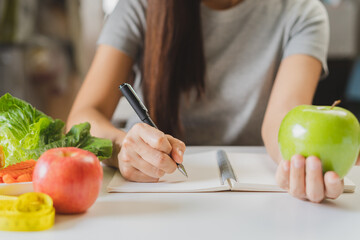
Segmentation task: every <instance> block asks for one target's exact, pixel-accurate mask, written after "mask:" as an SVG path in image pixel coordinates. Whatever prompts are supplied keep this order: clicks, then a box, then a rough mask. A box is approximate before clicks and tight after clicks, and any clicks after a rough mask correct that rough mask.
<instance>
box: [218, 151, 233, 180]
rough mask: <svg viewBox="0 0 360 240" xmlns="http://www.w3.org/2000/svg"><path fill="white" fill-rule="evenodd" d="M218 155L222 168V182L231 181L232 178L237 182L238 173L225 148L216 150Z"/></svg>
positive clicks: (220, 168)
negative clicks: (235, 171)
mask: <svg viewBox="0 0 360 240" xmlns="http://www.w3.org/2000/svg"><path fill="white" fill-rule="evenodd" d="M216 157H217V163H218V165H219V170H220V176H221V184H222V185H224V183H225V182H228V183H229V182H231V181H230V180H231V179H233V180H234V181H235V182H237V178H236V175H235V173H234V170H233V168H232V166H231V164H230V161H229V159H228V157H227V155H226V152H225V151H224V150H218V151H217V152H216ZM229 184H230V183H229Z"/></svg>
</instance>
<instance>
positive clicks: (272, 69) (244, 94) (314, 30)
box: [98, 0, 329, 145]
mask: <svg viewBox="0 0 360 240" xmlns="http://www.w3.org/2000/svg"><path fill="white" fill-rule="evenodd" d="M146 6H147V1H146V0H120V1H119V3H118V5H117V7H116V8H115V10H114V12H113V13H112V15H111V16H110V17H109V19H108V20H107V22H106V24H105V25H104V28H103V31H102V33H101V35H100V38H99V40H98V44H106V45H111V46H113V47H115V48H117V49H119V50H120V51H122V52H124V53H125V54H127V55H128V56H130V57H131V58H133V60H134V62H135V65H134V71H135V73H136V81H135V88H136V91H137V92H138V93H140V92H141V90H140V89H141V88H140V87H141V71H140V68H139V65H140V64H141V63H140V59H141V56H142V54H143V46H144V36H145V34H146ZM201 17H202V30H203V39H204V52H205V61H206V93H205V96H204V98H203V99H201V100H200V101H197V100H195V94H194V92H193V93H192V94H190V98H188V97H186V99H185V97H184V99H183V100H182V101H181V119H182V122H183V125H184V128H185V139H184V141H185V143H186V144H188V145H262V144H263V142H262V139H261V125H262V122H263V118H264V113H265V110H266V106H267V102H268V99H269V96H270V92H271V89H272V86H273V82H274V80H275V76H276V73H277V71H278V68H279V65H280V62H281V60H282V59H284V58H286V57H287V56H290V55H294V54H306V55H310V56H313V57H315V58H317V59H318V60H320V61H321V63H322V65H323V71H324V74H326V73H327V65H326V56H327V49H328V44H329V23H328V16H327V13H326V10H325V8H324V7H323V5H322V4H321V3H320V2H319V1H318V0H245V1H243V2H242V3H240V4H238V5H236V6H234V7H233V8H230V9H228V10H222V11H217V10H213V9H210V8H208V7H206V6H205V5H203V4H202V5H201ZM140 95H141V94H140ZM140 97H141V96H140ZM136 122H139V120H138V118H137V117H136V116H135V115H134V116H133V117H131V118H130V119H129V121H128V124H127V128H130V127H131V126H132V125H133V124H135V123H136Z"/></svg>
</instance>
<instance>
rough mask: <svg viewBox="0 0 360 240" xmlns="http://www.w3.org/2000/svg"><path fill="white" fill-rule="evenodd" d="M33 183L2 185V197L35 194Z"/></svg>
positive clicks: (0, 187) (0, 184)
mask: <svg viewBox="0 0 360 240" xmlns="http://www.w3.org/2000/svg"><path fill="white" fill-rule="evenodd" d="M33 191H34V188H33V184H32V182H22V183H10V184H7V183H0V195H21V194H23V193H28V192H33Z"/></svg>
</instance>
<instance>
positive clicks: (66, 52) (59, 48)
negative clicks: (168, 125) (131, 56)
mask: <svg viewBox="0 0 360 240" xmlns="http://www.w3.org/2000/svg"><path fill="white" fill-rule="evenodd" d="M314 1H317V0H314ZM116 3H117V0H0V95H3V94H4V93H6V92H10V93H11V94H12V95H14V96H17V97H19V98H22V99H24V100H26V101H28V102H30V103H32V104H33V105H34V106H35V107H37V108H38V109H40V110H42V111H43V112H45V113H47V114H48V115H50V116H52V117H54V118H60V119H62V120H66V117H67V114H68V113H69V110H70V107H71V104H72V102H73V100H74V97H75V95H76V93H77V91H78V89H79V87H80V85H81V82H82V80H83V79H84V76H85V74H86V72H87V70H88V68H89V66H90V63H91V61H92V58H93V55H94V52H95V49H96V41H97V38H98V35H99V33H100V31H101V27H102V25H103V23H104V20H105V19H106V16H108V14H110V13H111V11H112V10H113V8H114V7H115V5H116ZM323 3H324V5H325V6H326V9H327V11H328V13H329V18H330V31H331V34H330V35H331V36H330V49H329V58H328V65H329V71H330V75H329V76H328V77H327V78H326V79H324V80H323V81H321V82H320V84H319V87H318V89H317V92H316V96H315V99H314V104H322V105H331V104H332V103H333V101H334V100H336V99H341V100H342V104H341V106H343V107H345V108H347V109H349V110H351V111H352V112H353V113H355V114H356V115H357V117H358V119H360V14H359V11H360V0H324V1H323ZM120 108H121V106H120ZM125 108H126V106H125ZM126 116H127V115H126V114H125V115H123V117H122V118H119V119H115V120H114V121H117V123H119V124H121V122H122V121H123V120H124V118H126Z"/></svg>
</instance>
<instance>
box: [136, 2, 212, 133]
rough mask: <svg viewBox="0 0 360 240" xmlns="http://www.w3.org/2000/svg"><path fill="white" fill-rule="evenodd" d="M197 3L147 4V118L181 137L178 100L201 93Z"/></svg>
mask: <svg viewBox="0 0 360 240" xmlns="http://www.w3.org/2000/svg"><path fill="white" fill-rule="evenodd" d="M200 2H201V1H200V0H148V8H147V16H146V22H147V30H146V34H145V35H146V36H145V50H144V62H143V94H144V101H145V104H146V105H147V106H148V108H149V112H150V116H151V117H152V118H153V120H154V122H155V123H156V124H157V125H158V127H159V129H160V130H162V131H163V132H165V133H168V134H171V135H174V136H178V137H179V136H180V135H181V133H182V124H181V121H180V116H179V113H180V111H179V110H180V106H179V105H180V96H181V94H182V93H184V92H188V91H189V90H190V89H191V88H193V87H194V88H195V89H196V90H197V93H198V96H200V95H201V94H202V93H203V91H204V89H205V83H204V75H205V60H204V52H203V39H202V30H201V16H200Z"/></svg>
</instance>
